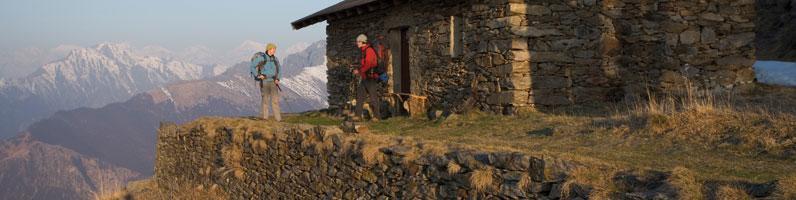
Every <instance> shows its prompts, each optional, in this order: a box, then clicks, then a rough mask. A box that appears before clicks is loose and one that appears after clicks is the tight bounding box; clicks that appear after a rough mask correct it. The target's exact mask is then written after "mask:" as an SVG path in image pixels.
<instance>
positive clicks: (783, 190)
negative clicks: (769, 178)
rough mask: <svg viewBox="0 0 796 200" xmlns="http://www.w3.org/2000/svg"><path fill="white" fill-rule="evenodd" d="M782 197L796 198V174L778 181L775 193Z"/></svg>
mask: <svg viewBox="0 0 796 200" xmlns="http://www.w3.org/2000/svg"><path fill="white" fill-rule="evenodd" d="M774 195H775V196H776V197H778V198H782V199H796V174H792V175H790V176H786V177H783V178H782V179H781V180H779V182H778V183H777V191H776V192H775V194H774Z"/></svg>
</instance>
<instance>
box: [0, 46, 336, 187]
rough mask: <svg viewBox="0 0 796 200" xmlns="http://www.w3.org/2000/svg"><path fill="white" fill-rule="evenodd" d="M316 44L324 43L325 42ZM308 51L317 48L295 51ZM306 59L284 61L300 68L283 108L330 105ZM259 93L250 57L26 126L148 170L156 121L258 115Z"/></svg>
mask: <svg viewBox="0 0 796 200" xmlns="http://www.w3.org/2000/svg"><path fill="white" fill-rule="evenodd" d="M319 44H323V43H319ZM315 47H317V48H321V49H325V45H316V46H315ZM306 52H317V49H312V50H310V49H307V50H305V51H304V52H300V53H298V54H304V53H306ZM297 57H304V56H297ZM313 60H316V59H313ZM306 64H307V66H287V65H286V66H283V67H284V68H299V69H300V70H297V71H299V72H298V73H296V74H293V75H286V76H284V77H283V80H282V83H281V87H282V100H281V106H282V111H283V112H288V113H291V112H302V111H307V110H317V109H323V108H327V107H328V103H327V96H328V94H327V92H326V66H325V65H324V64H325V63H324V62H320V63H317V62H315V63H306ZM309 65H315V66H309ZM260 99H261V97H260V92H259V90H258V88H257V86H256V83H255V81H254V80H253V79H252V78H251V77H249V65H248V62H244V63H240V64H238V65H235V66H234V67H232V68H231V70H229V71H227V72H226V73H224V74H222V75H220V76H216V77H212V78H207V79H203V80H194V81H185V82H180V83H175V84H169V85H166V86H162V87H157V88H154V89H152V90H150V91H148V92H144V93H141V94H138V95H136V96H134V97H132V98H130V99H129V100H127V101H125V102H120V103H113V104H109V105H107V106H104V107H102V108H96V109H95V108H81V109H75V110H70V111H63V112H58V113H56V114H54V115H53V116H51V117H48V118H46V119H43V120H40V121H38V122H36V123H34V124H32V125H30V126H29V127H27V129H26V132H29V133H30V134H31V135H32V137H33V138H35V139H36V140H37V141H42V142H45V143H48V144H53V145H58V146H62V147H66V148H69V149H72V150H74V151H76V152H78V153H80V154H83V155H87V156H90V157H95V158H98V159H99V160H102V161H105V162H109V163H111V164H114V165H117V166H121V167H124V168H127V169H132V170H133V171H136V172H138V173H141V174H144V175H150V174H151V173H152V169H153V166H152V165H153V161H154V150H155V147H154V145H155V140H156V139H157V137H156V135H155V132H156V129H157V127H158V123H159V122H161V121H175V122H178V123H182V122H186V121H191V120H195V119H196V118H198V117H202V116H257V115H258V113H259V107H260ZM1 172H2V171H0V173H1Z"/></svg>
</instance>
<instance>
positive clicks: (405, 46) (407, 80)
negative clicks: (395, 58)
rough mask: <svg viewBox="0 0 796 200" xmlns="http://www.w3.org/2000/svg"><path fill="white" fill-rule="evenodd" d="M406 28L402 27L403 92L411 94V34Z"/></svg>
mask: <svg viewBox="0 0 796 200" xmlns="http://www.w3.org/2000/svg"><path fill="white" fill-rule="evenodd" d="M408 30H409V29H406V28H402V29H401V58H400V59H401V69H400V70H401V73H400V74H401V82H400V86H401V93H404V94H411V93H412V90H411V89H410V88H411V85H410V84H411V83H412V81H411V74H410V71H409V68H410V67H409V35H408V33H407V32H408Z"/></svg>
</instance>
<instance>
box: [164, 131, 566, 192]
mask: <svg viewBox="0 0 796 200" xmlns="http://www.w3.org/2000/svg"><path fill="white" fill-rule="evenodd" d="M253 122H254V121H249V120H245V119H237V120H236V119H208V118H205V119H200V120H198V121H196V122H193V123H190V124H187V125H182V126H176V125H175V124H172V123H164V124H162V125H161V128H160V131H159V142H158V146H157V148H158V150H157V165H156V169H155V180H156V181H157V182H158V183H159V185H161V186H169V185H175V184H169V183H175V182H176V183H181V184H196V185H203V186H204V187H205V188H210V187H216V188H222V189H223V190H224V191H225V193H227V194H229V195H230V197H231V199H251V198H254V199H332V198H334V199H341V198H342V199H362V198H364V199H377V198H378V199H384V198H385V197H389V199H416V198H419V199H451V198H454V197H463V196H474V197H482V198H497V197H499V198H511V199H517V198H522V199H527V198H533V199H536V198H539V197H542V196H548V195H550V194H551V193H550V191H551V190H552V187H554V185H556V187H560V183H561V182H560V181H550V180H545V175H544V170H545V162H544V160H542V159H538V158H535V157H531V156H528V155H523V154H519V153H489V152H481V151H473V150H456V151H454V150H447V149H441V148H438V147H439V146H436V145H433V144H423V143H416V142H413V141H411V140H404V139H395V138H384V137H378V136H368V135H350V134H345V133H342V132H341V131H340V130H339V129H337V128H330V127H312V126H297V125H296V126H284V125H276V124H263V123H259V125H258V124H257V123H253ZM242 123H249V124H248V125H241V124H242ZM474 174H477V175H474ZM473 176H481V177H480V179H479V180H477V181H478V182H479V183H482V185H480V186H476V185H474V184H473V180H472V177H473ZM479 187H480V189H476V188H479ZM164 189H166V190H167V191H169V190H176V189H179V188H164ZM174 192H179V191H174ZM554 195H560V194H554Z"/></svg>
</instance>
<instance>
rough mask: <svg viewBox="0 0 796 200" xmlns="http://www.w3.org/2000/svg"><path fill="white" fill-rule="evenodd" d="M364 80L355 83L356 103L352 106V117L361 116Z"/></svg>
mask: <svg viewBox="0 0 796 200" xmlns="http://www.w3.org/2000/svg"><path fill="white" fill-rule="evenodd" d="M364 83H365V81H360V82H359V84H358V85H357V103H356V106H355V107H354V117H362V106H363V105H364V104H365V84H364Z"/></svg>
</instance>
